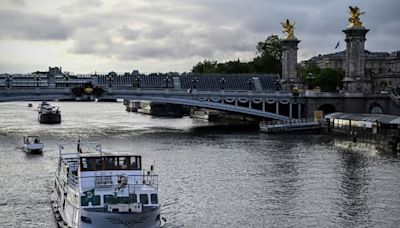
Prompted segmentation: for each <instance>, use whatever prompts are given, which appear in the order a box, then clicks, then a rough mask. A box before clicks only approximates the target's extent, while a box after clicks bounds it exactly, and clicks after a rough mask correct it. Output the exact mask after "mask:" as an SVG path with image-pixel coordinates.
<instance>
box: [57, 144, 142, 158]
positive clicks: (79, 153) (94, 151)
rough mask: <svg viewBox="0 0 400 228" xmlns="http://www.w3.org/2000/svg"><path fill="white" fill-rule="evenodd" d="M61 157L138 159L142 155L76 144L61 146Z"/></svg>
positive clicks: (94, 145) (99, 145) (98, 146)
mask: <svg viewBox="0 0 400 228" xmlns="http://www.w3.org/2000/svg"><path fill="white" fill-rule="evenodd" d="M59 148H60V156H61V157H62V158H63V159H73V158H91V157H138V156H140V155H133V154H128V153H110V152H105V151H102V149H101V144H99V143H76V144H75V143H74V144H61V145H59Z"/></svg>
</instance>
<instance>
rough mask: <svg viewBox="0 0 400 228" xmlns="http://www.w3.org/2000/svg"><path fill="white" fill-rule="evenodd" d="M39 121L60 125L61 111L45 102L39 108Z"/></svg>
mask: <svg viewBox="0 0 400 228" xmlns="http://www.w3.org/2000/svg"><path fill="white" fill-rule="evenodd" d="M38 115H39V116H38V120H39V122H40V123H44V124H58V123H61V111H60V110H59V107H57V106H51V105H50V104H49V103H47V102H45V101H43V102H42V103H41V104H40V105H39V107H38Z"/></svg>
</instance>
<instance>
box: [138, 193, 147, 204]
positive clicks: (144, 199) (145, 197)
mask: <svg viewBox="0 0 400 228" xmlns="http://www.w3.org/2000/svg"><path fill="white" fill-rule="evenodd" d="M140 202H141V203H142V204H149V197H148V196H147V194H140Z"/></svg>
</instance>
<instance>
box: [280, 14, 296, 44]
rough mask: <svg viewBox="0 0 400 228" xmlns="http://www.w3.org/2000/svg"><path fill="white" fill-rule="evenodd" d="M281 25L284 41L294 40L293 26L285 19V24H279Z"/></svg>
mask: <svg viewBox="0 0 400 228" xmlns="http://www.w3.org/2000/svg"><path fill="white" fill-rule="evenodd" d="M281 25H282V27H283V33H285V34H286V39H287V40H295V39H296V37H295V36H294V25H295V23H294V22H293V24H291V23H290V21H289V19H286V21H285V22H281Z"/></svg>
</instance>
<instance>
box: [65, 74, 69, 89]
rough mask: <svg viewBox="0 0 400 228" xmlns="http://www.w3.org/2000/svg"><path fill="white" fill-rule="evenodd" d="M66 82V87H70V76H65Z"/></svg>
mask: <svg viewBox="0 0 400 228" xmlns="http://www.w3.org/2000/svg"><path fill="white" fill-rule="evenodd" d="M64 81H65V87H67V88H68V87H69V75H68V74H65V75H64Z"/></svg>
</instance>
